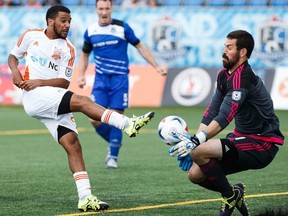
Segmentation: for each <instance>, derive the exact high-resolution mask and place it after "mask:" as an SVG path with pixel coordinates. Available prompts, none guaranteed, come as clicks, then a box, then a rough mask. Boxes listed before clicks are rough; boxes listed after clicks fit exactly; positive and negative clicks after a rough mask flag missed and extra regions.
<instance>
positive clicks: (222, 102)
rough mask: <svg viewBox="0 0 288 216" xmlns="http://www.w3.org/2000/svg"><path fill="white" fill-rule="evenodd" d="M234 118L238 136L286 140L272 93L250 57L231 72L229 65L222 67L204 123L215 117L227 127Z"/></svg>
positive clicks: (275, 140) (221, 124)
mask: <svg viewBox="0 0 288 216" xmlns="http://www.w3.org/2000/svg"><path fill="white" fill-rule="evenodd" d="M233 119H234V120H235V130H234V134H235V135H237V136H249V137H252V138H255V139H259V140H262V141H267V142H273V143H277V144H280V145H282V144H283V143H284V136H283V135H282V133H281V132H280V130H279V120H278V118H277V116H276V115H275V113H274V108H273V102H272V99H271V97H270V94H269V93H268V91H267V90H266V88H265V86H264V84H263V82H262V80H261V79H260V78H259V77H258V76H257V75H256V74H254V72H253V71H252V69H251V67H250V65H249V64H248V62H247V61H246V62H244V63H243V64H242V65H240V66H239V67H238V68H237V69H236V70H235V71H234V72H233V73H231V74H230V73H229V71H228V70H227V69H225V68H223V69H221V70H220V72H219V73H218V76H217V87H216V90H215V93H214V95H213V97H212V100H211V103H210V104H209V105H208V107H207V109H206V111H205V112H204V115H203V118H202V123H204V124H205V125H208V124H209V123H210V122H211V121H212V120H215V121H217V122H218V123H219V125H220V126H221V128H222V129H224V128H225V127H226V126H227V125H228V124H229V123H230V122H231V121H232V120H233Z"/></svg>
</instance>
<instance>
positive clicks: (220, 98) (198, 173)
mask: <svg viewBox="0 0 288 216" xmlns="http://www.w3.org/2000/svg"><path fill="white" fill-rule="evenodd" d="M224 46H225V47H224V50H223V55H222V58H223V59H222V61H223V66H224V68H223V69H221V70H220V71H219V73H218V76H217V87H216V90H215V93H214V95H213V98H212V100H211V103H210V104H209V105H208V107H207V109H206V111H205V112H204V114H203V118H202V121H201V123H200V126H199V128H198V131H197V133H196V135H194V136H191V137H187V136H186V135H183V134H178V133H177V134H176V135H175V136H177V137H178V138H179V139H180V140H181V141H180V142H179V143H177V144H176V145H175V146H173V147H171V148H170V149H169V153H170V155H171V156H178V160H179V166H180V167H181V168H182V169H183V170H184V171H186V170H189V174H188V176H189V179H190V181H191V182H193V183H195V184H198V185H200V186H202V187H204V188H206V189H208V190H213V191H216V192H219V193H221V196H222V198H223V199H222V205H221V208H220V211H219V216H228V215H231V214H232V213H233V210H234V209H235V207H236V208H237V209H238V210H239V212H240V213H241V214H242V215H245V216H247V215H249V212H248V208H247V206H246V203H245V200H244V190H245V186H244V184H243V183H236V184H234V185H231V184H230V183H229V182H228V179H227V177H226V175H229V174H232V173H237V172H241V171H245V170H249V169H261V168H264V167H266V166H267V165H268V164H270V163H271V161H272V160H273V158H274V157H275V155H276V154H277V152H278V146H281V145H283V144H284V136H283V135H282V133H281V132H280V130H279V120H278V118H277V116H276V115H275V112H274V108H273V101H272V99H271V97H270V95H269V93H268V91H267V90H266V88H265V86H264V84H263V82H262V80H261V79H260V78H259V77H258V76H257V75H255V74H254V72H253V70H252V69H251V67H250V65H249V63H248V59H249V58H250V56H251V53H252V51H253V48H254V39H253V37H252V35H251V34H250V33H248V32H247V31H243V30H236V31H232V32H230V33H229V34H228V35H227V38H226V41H225V43H224ZM233 119H234V120H235V129H234V131H233V132H232V133H229V134H228V135H227V136H226V138H220V139H215V138H214V139H212V138H213V137H214V136H215V135H217V134H219V133H220V132H221V131H222V130H223V129H225V128H226V127H227V125H228V124H229V123H230V122H231V121H232V120H233ZM193 162H194V163H193Z"/></svg>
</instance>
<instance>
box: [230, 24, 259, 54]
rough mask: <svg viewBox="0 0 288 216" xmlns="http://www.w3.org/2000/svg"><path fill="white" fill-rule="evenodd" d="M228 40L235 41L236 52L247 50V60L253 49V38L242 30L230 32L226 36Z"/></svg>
mask: <svg viewBox="0 0 288 216" xmlns="http://www.w3.org/2000/svg"><path fill="white" fill-rule="evenodd" d="M227 38H229V39H237V41H236V46H237V50H240V49H243V48H245V49H246V50H247V58H248V59H249V58H250V56H251V54H252V51H253V49H254V39H253V36H252V35H251V34H250V33H249V32H247V31H244V30H236V31H232V32H230V33H229V34H228V35H227Z"/></svg>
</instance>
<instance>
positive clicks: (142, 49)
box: [135, 42, 167, 76]
mask: <svg viewBox="0 0 288 216" xmlns="http://www.w3.org/2000/svg"><path fill="white" fill-rule="evenodd" d="M135 47H136V48H137V50H138V52H139V53H140V54H141V56H142V57H143V58H144V59H145V60H146V61H147V62H149V64H150V65H151V66H152V67H154V68H155V69H156V70H157V72H158V73H160V74H161V75H163V76H165V75H166V74H167V66H164V65H158V63H157V61H156V60H155V58H154V56H153V54H152V52H151V51H150V49H148V47H147V46H145V45H144V44H143V43H141V42H139V43H138V44H137V45H135Z"/></svg>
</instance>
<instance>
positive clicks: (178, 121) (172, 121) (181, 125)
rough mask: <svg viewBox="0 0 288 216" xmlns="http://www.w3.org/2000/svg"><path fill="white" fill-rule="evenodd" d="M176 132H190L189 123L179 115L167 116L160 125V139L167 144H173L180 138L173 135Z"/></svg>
mask: <svg viewBox="0 0 288 216" xmlns="http://www.w3.org/2000/svg"><path fill="white" fill-rule="evenodd" d="M175 133H182V134H188V125H187V123H186V122H185V121H184V119H182V118H181V117H179V116H167V117H165V118H163V119H162V120H161V121H160V123H159V125H158V135H159V137H160V140H161V141H162V142H164V143H165V144H167V145H170V146H173V145H175V144H176V143H178V142H179V141H180V140H179V139H178V138H176V137H174V136H173V135H174V134H175Z"/></svg>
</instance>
